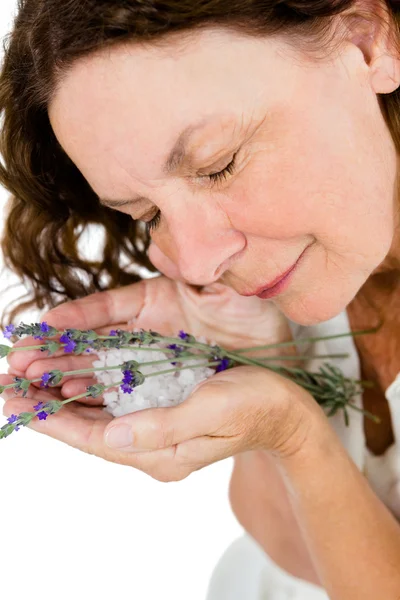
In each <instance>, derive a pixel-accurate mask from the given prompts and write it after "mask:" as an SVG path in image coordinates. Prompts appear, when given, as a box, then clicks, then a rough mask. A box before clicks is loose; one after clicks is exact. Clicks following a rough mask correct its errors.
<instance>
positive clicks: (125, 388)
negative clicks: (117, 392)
mask: <svg viewBox="0 0 400 600" xmlns="http://www.w3.org/2000/svg"><path fill="white" fill-rule="evenodd" d="M120 388H121V390H122V391H123V392H124V394H131V393H132V392H133V387H132V386H131V385H129V383H122V384H121V385H120Z"/></svg>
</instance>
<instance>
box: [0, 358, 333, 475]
mask: <svg viewBox="0 0 400 600" xmlns="http://www.w3.org/2000/svg"><path fill="white" fill-rule="evenodd" d="M7 393H9V392H7ZM28 395H29V392H28ZM50 397H51V393H50V392H49V391H45V390H37V391H34V392H33V394H32V397H31V398H30V399H28V398H25V399H21V398H15V397H14V398H13V399H11V400H9V401H7V402H6V403H5V405H4V414H5V415H6V416H10V415H11V414H12V413H14V414H17V413H18V412H21V411H29V410H32V408H31V407H32V404H33V400H34V401H36V402H37V401H40V400H42V401H46V400H48V399H49V398H50ZM73 404H75V405H74V406H73ZM319 413H321V415H322V414H323V413H322V411H321V409H320V407H319V406H318V404H317V403H316V402H315V401H314V400H313V398H312V396H311V395H310V394H309V393H308V392H307V391H305V390H304V389H303V388H300V387H299V386H298V385H296V384H295V383H294V382H292V381H291V380H289V379H285V378H283V377H282V376H280V375H278V374H276V373H275V372H273V371H270V370H267V369H263V368H262V367H253V366H244V367H235V368H233V369H229V370H227V371H223V372H220V373H217V374H216V375H214V376H212V377H211V378H210V379H208V380H206V381H204V382H201V383H200V384H199V385H198V386H197V388H195V389H194V391H193V392H192V394H191V395H190V396H189V398H187V399H186V400H185V401H184V402H183V403H182V404H180V405H178V406H173V407H168V408H150V409H145V410H142V411H138V412H135V413H132V414H129V415H124V416H123V417H119V418H117V419H112V417H111V416H110V415H109V414H107V413H105V412H103V411H102V409H101V408H100V407H85V406H82V405H78V404H76V403H70V404H67V405H65V406H64V407H63V408H61V409H60V410H59V411H58V412H57V413H56V414H54V415H50V416H48V418H47V419H46V420H45V421H38V420H36V419H35V420H33V421H31V423H30V425H29V427H30V428H32V429H34V430H35V431H38V432H40V433H44V434H46V435H49V436H51V437H53V438H56V439H58V440H61V441H62V442H65V443H67V444H69V445H71V446H73V447H75V448H78V449H80V450H82V451H84V452H87V453H89V454H94V455H96V456H98V457H101V458H103V459H105V460H107V461H111V462H115V463H119V464H123V465H129V466H132V467H135V468H137V469H140V470H141V471H143V472H145V473H147V474H148V475H150V476H151V477H153V478H154V479H157V480H159V481H165V482H167V481H179V480H182V479H184V478H186V477H187V476H188V475H189V474H190V473H192V472H194V471H197V470H199V469H201V468H203V467H205V466H207V465H210V464H212V463H214V462H217V461H219V460H222V459H225V458H227V457H229V456H233V455H235V454H237V453H239V452H245V451H248V450H255V449H264V450H269V451H271V452H272V453H274V454H276V455H278V456H279V457H286V456H292V455H293V454H294V453H296V452H297V451H298V450H300V449H301V448H302V447H303V446H304V444H305V443H306V442H307V439H308V438H309V437H310V435H311V434H312V428H313V426H314V423H316V418H315V417H317V419H318V415H319ZM321 415H320V416H321ZM120 427H122V429H123V430H122V434H121V435H122V437H119V438H116V437H115V435H114V434H115V432H116V429H119V428H120ZM107 434H108V436H107ZM13 435H17V434H16V433H13ZM19 435H21V434H20V433H19ZM126 435H132V436H133V441H132V442H130V441H129V440H128V438H126V437H124V436H126ZM106 436H107V437H106ZM112 440H114V443H115V442H116V441H118V440H119V446H120V447H119V448H111V447H109V446H108V445H107V443H106V441H107V442H109V443H111V441H112ZM3 443H4V442H3Z"/></svg>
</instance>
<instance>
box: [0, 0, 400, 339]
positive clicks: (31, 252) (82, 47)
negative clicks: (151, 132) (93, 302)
mask: <svg viewBox="0 0 400 600" xmlns="http://www.w3.org/2000/svg"><path fill="white" fill-rule="evenodd" d="M367 1H368V2H369V4H370V5H371V6H370V7H368V9H369V10H370V11H371V12H369V13H368V12H367V13H366V15H369V18H374V10H373V8H374V7H373V6H372V4H373V2H374V1H375V0H365V3H364V4H363V5H362V10H363V13H364V12H365V10H364V6H365V7H367ZM377 1H378V0H377ZM353 6H354V0H287V1H285V0H283V1H282V0H130V1H126V0H120V1H118V0H85V1H84V2H82V0H68V2H66V1H65V0H18V11H17V15H16V17H15V21H14V24H13V29H12V31H11V32H10V33H9V34H8V35H7V36H6V38H5V41H4V51H5V55H4V62H3V65H2V70H1V73H0V112H1V115H2V117H3V124H2V129H1V132H0V152H1V154H2V156H3V165H1V164H0V184H2V185H3V186H4V187H5V188H6V189H7V190H8V191H9V192H10V194H11V195H10V197H9V200H8V205H7V216H6V222H5V225H4V234H3V238H2V240H1V249H2V252H3V255H4V263H5V265H6V266H7V267H9V268H11V270H12V271H14V272H15V273H16V274H17V275H18V277H19V278H20V280H21V282H22V283H23V284H24V285H25V286H26V287H27V288H28V289H29V287H30V296H29V294H27V295H28V296H29V299H28V300H27V301H25V302H23V303H20V304H19V305H17V306H16V307H15V308H14V309H13V310H12V311H11V312H10V316H9V321H8V322H13V321H14V319H15V317H16V315H18V314H19V313H20V312H22V311H23V310H26V309H28V308H31V307H32V306H33V305H36V307H37V308H39V309H42V308H44V307H46V308H52V307H54V306H57V305H58V304H60V303H61V302H64V301H65V300H72V299H75V298H79V297H82V296H85V295H87V294H89V293H93V292H95V291H101V290H104V289H109V288H113V287H118V286H123V285H126V284H128V283H132V282H135V281H138V280H140V279H141V276H140V274H138V273H137V269H136V272H135V269H133V268H128V267H125V268H124V267H123V265H122V262H123V261H122V258H123V255H125V256H126V257H127V259H128V264H130V265H131V266H132V267H133V266H135V265H136V266H140V267H145V268H147V269H148V270H149V271H151V272H155V273H157V271H156V269H155V268H154V266H153V265H152V264H151V263H150V261H149V259H148V257H147V254H146V251H147V249H148V246H149V242H150V240H149V237H148V234H147V233H146V231H145V229H144V227H143V226H142V225H143V224H142V223H139V222H134V221H133V220H132V219H129V218H127V217H126V215H125V214H122V213H118V212H116V211H113V210H111V209H108V208H106V207H103V206H102V205H101V204H100V203H99V199H98V197H97V196H96V194H95V193H94V192H93V190H92V189H91V188H90V186H89V185H88V183H87V182H86V180H85V179H84V177H83V176H82V174H81V173H80V171H79V170H78V169H77V167H76V166H75V165H74V164H73V162H72V161H71V160H70V159H69V157H68V156H67V155H66V154H65V152H64V151H63V149H62V148H61V146H60V144H59V143H58V141H57V139H56V137H55V135H54V133H53V130H52V128H51V125H50V122H49V118H48V113H47V106H48V104H49V100H50V99H51V97H52V94H54V90H55V89H56V86H57V84H58V83H59V82H60V79H61V77H62V75H63V74H64V73H65V72H66V70H67V69H68V68H69V67H70V66H71V65H72V64H73V63H74V61H76V60H79V59H80V58H81V57H84V56H86V55H88V54H90V53H93V52H96V51H100V50H101V49H103V48H105V47H106V46H108V47H109V46H113V45H117V44H121V43H124V44H125V43H135V42H140V43H143V42H146V43H150V44H157V45H162V44H164V43H165V44H166V45H168V42H169V41H170V39H171V35H174V34H177V35H178V36H179V37H180V38H182V39H184V36H186V35H188V38H187V39H188V40H189V42H190V32H191V31H193V30H198V29H200V28H205V27H223V28H229V29H231V30H232V31H236V32H238V33H240V34H244V35H249V36H259V37H261V36H272V35H278V34H279V35H280V36H285V38H286V39H287V41H288V42H289V43H290V44H292V45H293V48H294V50H296V51H297V50H300V51H302V52H304V53H305V54H310V53H313V54H314V55H315V57H317V55H318V53H319V52H320V51H321V49H325V48H327V47H328V46H329V47H332V45H331V42H332V41H336V37H337V36H336V32H335V31H334V28H333V27H332V24H333V21H334V19H332V17H334V16H335V15H339V14H340V13H343V16H344V15H345V12H346V10H348V9H351V8H352V7H353ZM391 14H392V11H390V10H388V15H391ZM392 16H393V14H392ZM393 22H394V23H396V36H397V39H399V38H400V35H399V30H398V25H397V22H396V21H395V20H394V19H393ZM335 36H336V37H335ZM340 41H341V40H340V39H338V40H337V42H338V44H340ZM379 101H380V102H381V108H382V111H383V113H384V116H385V119H386V120H387V123H388V126H389V129H390V131H391V133H392V136H393V138H394V142H395V144H396V146H397V148H398V149H399V150H400V122H399V117H400V100H399V96H398V94H397V92H394V93H393V94H390V95H384V96H382V97H380V99H379ZM95 224H97V225H100V226H102V228H103V229H102V231H103V233H104V246H103V248H102V256H101V257H100V259H99V260H97V261H96V260H87V259H85V258H84V257H82V256H81V255H80V253H79V248H78V243H79V241H80V237H81V235H82V233H83V232H84V231H85V230H87V228H88V226H90V225H95ZM125 262H126V261H125ZM19 300H21V298H19ZM5 324H6V321H5V311H4V313H3V315H2V318H1V327H2V328H4V326H5Z"/></svg>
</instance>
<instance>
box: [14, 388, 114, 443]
mask: <svg viewBox="0 0 400 600" xmlns="http://www.w3.org/2000/svg"><path fill="white" fill-rule="evenodd" d="M42 393H43V395H44V394H45V392H42ZM36 399H39V398H35V399H34V400H36ZM43 400H46V401H48V400H49V398H47V397H46V398H43ZM32 402H33V399H32V398H18V397H14V398H12V399H10V400H8V401H7V402H6V403H5V404H4V407H3V414H4V415H5V416H6V417H9V416H11V415H12V414H16V415H18V414H20V413H21V412H25V411H26V412H32ZM112 418H113V417H112V415H110V414H109V413H107V412H106V411H103V410H101V409H99V408H95V407H86V406H82V405H80V404H75V403H74V402H71V404H68V405H66V406H63V407H62V408H61V409H60V410H59V411H58V412H57V413H55V414H53V415H49V416H48V417H47V418H46V419H42V420H40V419H38V418H36V417H35V418H33V419H32V421H31V422H30V423H29V425H27V427H29V429H33V430H34V431H37V432H38V433H44V434H45V435H48V436H50V437H52V438H54V439H58V440H60V441H61V442H64V443H66V444H69V445H70V446H73V447H74V448H79V449H80V450H83V451H84V452H90V453H93V454H97V453H98V452H99V451H100V447H101V445H102V433H103V431H104V428H105V427H106V425H107V423H108V422H109V421H111V420H112ZM13 435H15V433H14V434H13Z"/></svg>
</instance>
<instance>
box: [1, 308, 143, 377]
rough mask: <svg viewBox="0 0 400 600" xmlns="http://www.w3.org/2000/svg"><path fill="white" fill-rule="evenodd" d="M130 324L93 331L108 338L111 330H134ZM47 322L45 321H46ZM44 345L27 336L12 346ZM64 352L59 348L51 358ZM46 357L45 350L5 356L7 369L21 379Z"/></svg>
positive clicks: (57, 356) (120, 324) (16, 352)
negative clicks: (36, 362)
mask: <svg viewBox="0 0 400 600" xmlns="http://www.w3.org/2000/svg"><path fill="white" fill-rule="evenodd" d="M131 320H132V323H130V324H128V323H123V322H119V323H116V324H114V325H107V326H104V327H99V328H95V329H94V331H95V332H96V333H97V334H98V335H101V336H103V335H104V336H109V335H110V331H111V330H113V329H114V330H116V329H123V330H125V331H133V330H134V327H135V325H134V319H131ZM46 322H47V321H46ZM48 324H49V323H48ZM63 329H67V327H64V328H61V329H60V330H63ZM74 329H79V327H77V326H75V325H74ZM43 343H45V340H43V341H41V340H35V339H33V336H28V337H25V338H22V339H20V340H18V341H17V342H15V344H13V348H25V347H27V346H39V345H42V344H43ZM65 355H66V352H65V349H64V347H61V348H60V349H59V350H57V351H56V352H55V353H54V354H52V356H51V358H52V359H53V358H59V357H60V356H65ZM46 356H48V352H47V350H46V351H44V352H42V351H41V350H40V349H37V350H17V351H15V350H12V351H11V352H10V353H9V354H8V355H7V362H8V364H9V369H11V370H12V372H13V373H15V374H16V375H18V376H20V377H22V376H23V374H24V373H25V371H26V370H27V368H28V366H29V365H30V364H32V363H33V362H34V361H37V360H42V359H43V358H45V357H46Z"/></svg>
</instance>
